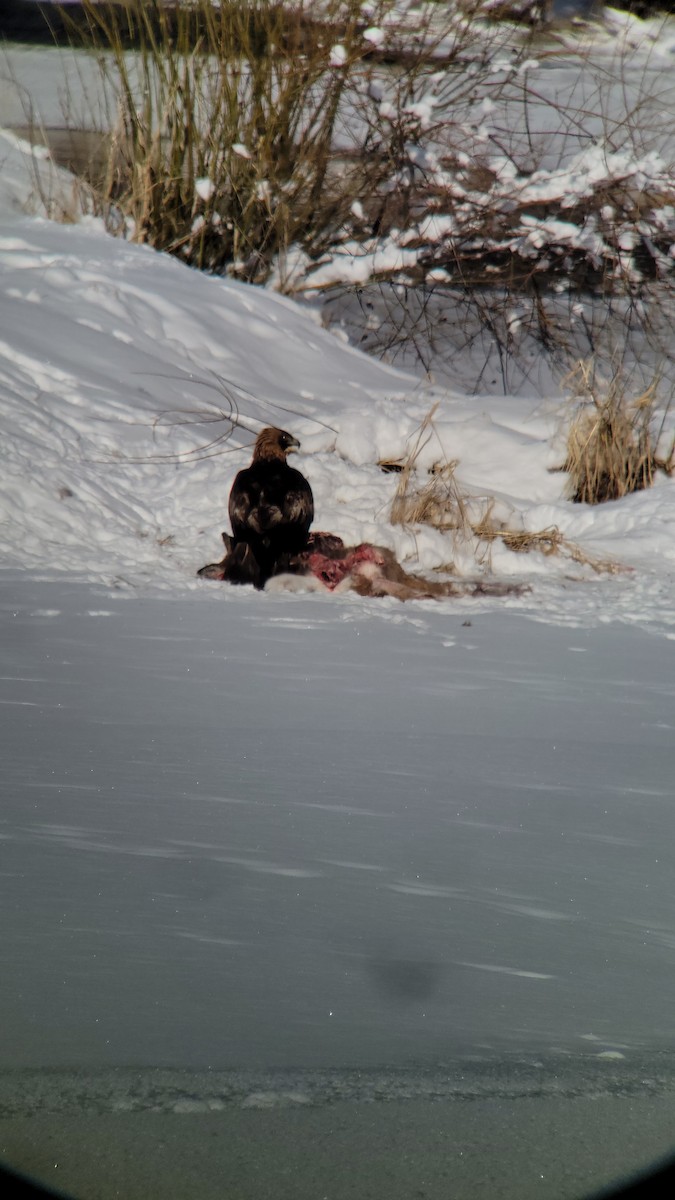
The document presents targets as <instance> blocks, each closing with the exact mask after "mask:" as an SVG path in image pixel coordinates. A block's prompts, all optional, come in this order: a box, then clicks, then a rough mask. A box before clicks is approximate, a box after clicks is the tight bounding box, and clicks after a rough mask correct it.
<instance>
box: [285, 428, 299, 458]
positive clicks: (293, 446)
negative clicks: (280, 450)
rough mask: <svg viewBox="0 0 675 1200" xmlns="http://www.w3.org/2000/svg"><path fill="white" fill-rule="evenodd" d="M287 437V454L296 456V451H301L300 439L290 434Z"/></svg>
mask: <svg viewBox="0 0 675 1200" xmlns="http://www.w3.org/2000/svg"><path fill="white" fill-rule="evenodd" d="M286 436H287V438H288V446H287V447H286V453H287V454H294V453H295V451H296V450H299V449H300V442H299V441H298V439H297V438H296V437H292V436H291V434H290V433H289V434H287V435H286Z"/></svg>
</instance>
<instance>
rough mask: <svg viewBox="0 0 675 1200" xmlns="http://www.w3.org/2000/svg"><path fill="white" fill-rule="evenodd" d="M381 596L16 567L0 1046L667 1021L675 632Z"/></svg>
mask: <svg viewBox="0 0 675 1200" xmlns="http://www.w3.org/2000/svg"><path fill="white" fill-rule="evenodd" d="M385 603H386V602H385ZM372 609H373V611H372V613H371V611H369V610H368V609H367V607H366V608H365V609H364V607H363V606H353V605H349V604H348V603H347V604H342V605H340V603H339V602H332V601H330V600H329V601H327V600H325V598H322V597H314V598H310V597H305V598H301V597H298V598H291V597H288V596H285V597H274V598H272V597H264V598H261V597H251V596H250V595H248V594H245V593H243V592H242V594H241V596H239V595H235V597H234V598H232V597H231V596H230V597H228V599H227V600H226V599H225V597H224V595H222V594H220V593H219V592H218V590H217V589H216V590H215V591H214V592H213V594H211V592H210V591H208V590H205V591H204V593H199V594H197V595H196V596H195V595H193V596H192V597H188V598H186V597H185V596H183V597H182V598H180V597H179V598H176V599H175V600H173V601H172V600H167V599H166V598H163V599H159V600H158V599H156V598H152V597H147V598H145V599H143V598H129V597H124V596H120V595H115V594H114V593H111V592H104V591H103V590H102V589H97V590H94V589H89V588H86V587H84V586H82V585H77V584H72V583H69V582H68V583H66V582H64V583H61V584H59V583H53V582H52V583H49V584H39V583H29V584H27V583H20V582H19V581H17V580H16V579H12V578H11V577H10V578H9V580H8V581H7V582H5V583H4V585H3V587H2V620H3V625H4V636H3V651H2V658H3V667H2V692H1V693H0V695H1V699H2V706H3V728H4V738H3V740H4V743H5V751H4V768H3V775H4V781H3V792H4V800H3V816H2V826H1V827H0V831H1V833H2V837H3V843H2V846H3V868H2V869H3V892H4V905H3V907H4V911H5V914H6V915H8V914H11V919H6V920H5V922H4V923H3V932H2V953H3V961H4V963H5V968H4V971H3V984H2V991H1V1000H0V1022H1V1024H2V1027H3V1030H4V1034H5V1040H4V1049H3V1063H4V1066H5V1067H74V1066H77V1067H85V1068H98V1067H106V1066H113V1065H119V1066H167V1067H184V1068H191V1069H199V1068H212V1069H216V1070H222V1069H228V1068H268V1067H275V1068H276V1067H293V1068H297V1067H310V1068H324V1067H367V1066H373V1067H375V1066H378V1067H379V1066H383V1065H387V1066H392V1067H403V1066H407V1065H410V1064H415V1065H423V1066H427V1065H428V1066H433V1065H435V1064H437V1063H439V1062H442V1061H445V1060H447V1059H448V1058H454V1057H456V1056H457V1055H465V1054H471V1053H474V1052H476V1051H481V1052H486V1051H488V1052H489V1053H493V1052H494V1053H499V1052H500V1051H501V1050H502V1049H506V1050H511V1051H512V1050H524V1051H530V1050H533V1049H536V1050H539V1051H541V1052H543V1053H546V1052H556V1053H558V1052H560V1051H567V1052H573V1053H575V1054H578V1053H581V1054H583V1055H584V1056H588V1055H591V1056H596V1055H598V1054H607V1055H618V1054H621V1055H623V1056H624V1057H627V1058H630V1057H631V1056H632V1055H635V1054H639V1053H642V1052H643V1051H652V1050H662V1049H670V1048H671V1047H672V1044H673V1022H672V995H673V989H674V987H675V916H674V911H675V910H674V906H673V899H674V895H673V887H674V885H673V880H675V863H674V861H673V860H674V858H675V849H674V845H675V843H674V839H673V831H674V825H675V819H674V800H673V782H672V781H673V761H674V754H675V752H674V749H673V743H674V739H673V728H674V725H675V684H674V683H673V665H672V662H673V653H674V650H673V643H672V641H670V640H668V639H666V638H663V637H661V636H659V635H655V634H648V633H645V632H642V631H638V630H633V629H630V628H628V627H625V626H619V625H612V626H608V627H600V628H595V629H592V630H589V629H581V628H578V629H574V628H561V627H554V626H550V625H543V624H539V623H537V622H535V621H532V620H528V619H526V618H524V617H522V616H516V615H514V614H513V613H504V614H498V613H490V614H485V613H480V612H475V613H474V614H472V615H471V616H470V617H468V616H467V612H466V607H464V608H462V610H461V611H458V612H457V613H456V614H455V613H448V611H447V609H446V610H445V611H443V612H441V611H434V609H433V607H432V606H431V605H428V606H426V607H424V606H420V605H418V606H416V607H413V608H407V609H405V610H404V609H403V607H401V609H400V622H399V623H397V624H395V623H393V622H392V621H391V620H388V621H382V620H381V619H379V618H378V615H377V611H376V605H373V606H372ZM469 621H470V623H469ZM646 980H648V981H649V982H648V986H646V985H645V981H646Z"/></svg>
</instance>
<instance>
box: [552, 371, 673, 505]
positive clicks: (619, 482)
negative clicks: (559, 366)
mask: <svg viewBox="0 0 675 1200" xmlns="http://www.w3.org/2000/svg"><path fill="white" fill-rule="evenodd" d="M568 380H569V382H570V383H571V385H572V387H573V389H574V393H575V395H576V398H577V400H578V401H579V406H578V409H577V412H576V414H575V416H574V418H573V420H572V422H571V424H570V427H569V432H568V435H567V457H566V460H565V463H564V466H563V470H564V471H567V473H568V475H569V487H568V492H569V496H570V499H571V500H574V501H575V502H576V503H578V504H604V503H606V502H607V501H608V500H620V499H621V498H622V497H623V496H627V495H629V494H630V493H631V492H637V491H641V490H642V489H643V488H647V487H651V485H652V483H653V482H654V476H655V475H656V473H657V471H659V470H661V471H665V472H666V473H667V474H668V475H670V474H672V472H673V469H674V468H675V438H674V439H673V441H672V443H671V446H670V449H669V451H668V453H667V454H666V455H665V456H659V453H658V448H659V442H660V440H661V437H662V434H663V429H664V422H665V419H666V416H667V412H668V408H669V405H666V406H665V408H664V405H663V403H662V401H661V400H660V397H659V380H658V378H655V379H654V380H653V381H652V383H651V384H650V385H649V387H647V388H646V389H645V390H644V391H642V392H641V394H640V395H638V396H631V395H630V394H629V392H628V390H627V382H626V379H625V376H624V375H623V373H622V372H621V371H616V372H615V374H614V375H613V377H612V378H611V379H610V381H609V383H608V384H607V385H605V386H603V385H602V383H601V382H600V381H599V380H598V379H597V378H596V374H595V369H594V366H593V363H592V362H582V363H579V364H578V365H577V367H576V368H575V370H574V371H573V372H572V374H571V376H569V377H568Z"/></svg>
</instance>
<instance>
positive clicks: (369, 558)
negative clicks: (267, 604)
mask: <svg viewBox="0 0 675 1200" xmlns="http://www.w3.org/2000/svg"><path fill="white" fill-rule="evenodd" d="M222 538H223V542H224V545H225V549H226V553H225V557H224V558H223V559H222V560H221V561H220V562H219V563H209V565H208V566H206V567H202V569H201V571H199V572H198V574H199V575H201V576H202V577H204V578H207V579H221V580H224V581H226V582H227V581H234V582H240V581H241V577H240V575H239V570H240V563H239V556H240V555H241V552H242V551H241V547H240V545H238V544H237V543H236V541H235V540H234V539H233V538H231V537H230V536H229V534H227V533H223V534H222ZM289 576H291V577H295V578H297V577H298V576H300V577H305V578H311V579H313V580H316V581H317V582H318V585H319V586H320V588H321V589H322V590H326V591H328V592H345V591H353V592H357V593H358V595H360V596H394V597H395V598H396V599H397V600H442V599H444V598H447V597H450V596H514V595H515V596H518V595H521V594H522V593H523V592H524V591H526V590H527V589H526V588H524V587H523V586H522V585H521V584H512V583H499V582H493V581H490V580H462V581H459V580H453V581H450V580H436V579H425V578H424V577H423V576H421V575H412V574H410V572H408V571H406V570H404V568H403V567H402V566H401V564H400V563H399V562H398V560H397V559H396V556H395V555H394V554H393V552H392V551H391V550H388V549H387V547H386V546H375V545H373V544H372V543H371V542H362V543H361V544H360V545H358V546H345V544H344V542H343V541H342V539H341V538H339V537H337V536H336V535H335V534H332V533H310V534H309V537H308V538H307V546H306V548H305V549H304V550H303V551H301V552H300V553H299V554H295V555H292V556H290V557H289V559H288V562H287V566H286V571H285V572H284V573H283V574H279V575H278V576H277V577H276V579H274V580H273V581H271V582H270V585H269V586H273V587H274V588H275V590H276V589H278V590H282V589H283V588H284V586H285V581H286V580H288V577H289Z"/></svg>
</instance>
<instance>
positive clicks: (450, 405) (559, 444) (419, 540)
mask: <svg viewBox="0 0 675 1200" xmlns="http://www.w3.org/2000/svg"><path fill="white" fill-rule="evenodd" d="M9 145H10V149H9V152H8V154H7V168H8V169H7V170H6V171H4V172H3V176H2V185H1V186H2V190H3V197H4V201H3V207H4V216H3V217H2V221H1V222H0V265H1V270H2V298H1V300H0V304H1V306H2V307H1V310H0V311H1V313H2V320H1V323H0V328H1V329H2V339H1V340H2V351H3V358H2V368H1V376H0V378H1V382H2V391H1V393H0V405H1V411H2V419H3V427H4V429H5V437H4V440H3V446H2V457H3V473H2V482H1V483H0V489H1V492H0V494H1V496H2V506H3V511H4V514H5V517H6V520H5V521H4V522H3V526H2V530H1V531H0V547H1V548H2V554H3V557H4V560H5V562H6V563H7V564H8V565H10V566H12V567H20V568H21V569H22V570H24V571H28V572H30V574H31V575H32V576H35V575H37V574H39V575H40V576H41V577H42V578H54V577H57V576H58V575H59V574H60V573H62V572H71V573H73V574H74V575H76V576H77V578H79V579H81V580H86V581H88V582H91V583H97V584H99V583H105V584H108V585H111V584H115V583H117V582H119V581H120V580H123V581H124V584H125V586H127V587H129V588H131V589H134V590H138V589H140V590H142V589H143V588H144V587H148V586H152V588H153V589H154V590H155V591H157V590H158V589H161V590H164V591H166V592H171V593H174V592H176V591H177V590H187V591H191V590H192V591H197V590H199V591H201V590H203V588H204V587H205V584H204V583H203V582H202V581H197V580H196V578H195V573H196V570H197V569H198V567H200V566H202V565H203V564H204V563H205V562H208V561H210V560H213V559H216V558H218V557H219V535H220V529H221V528H223V527H224V526H225V524H226V517H225V514H226V509H227V496H228V492H229V487H230V484H231V481H232V479H233V477H234V474H235V473H236V471H237V470H238V469H239V468H240V467H241V466H242V465H244V463H246V462H247V461H248V458H249V456H250V445H251V441H252V437H253V435H254V433H255V431H256V430H257V429H259V428H260V427H261V425H262V424H265V423H270V422H272V423H280V424H282V425H286V426H288V427H290V428H291V429H292V430H293V432H294V433H296V434H297V435H298V436H299V437H300V440H301V442H302V452H301V455H300V458H299V459H298V463H299V465H300V467H301V469H302V470H304V471H305V472H306V474H307V477H308V478H309V480H310V482H311V484H312V487H313V490H314V493H315V499H316V525H317V527H318V528H322V529H327V530H331V531H332V532H334V533H337V534H339V535H340V536H341V537H343V538H345V540H346V541H348V542H351V543H354V542H359V541H363V540H370V541H375V542H378V543H380V544H383V545H386V546H388V547H390V548H391V549H393V550H394V551H395V552H396V554H397V555H398V556H399V558H400V559H402V560H404V561H405V562H406V565H408V567H409V568H411V569H415V570H421V571H430V570H433V569H434V568H436V567H438V566H441V565H443V564H447V563H448V562H451V561H454V562H455V564H456V567H457V569H458V570H459V572H460V573H461V574H464V575H475V574H476V573H477V572H479V571H480V570H481V569H482V568H481V566H480V563H478V564H477V562H476V560H475V557H474V552H475V550H476V547H475V546H474V545H473V543H469V544H463V543H462V541H461V539H458V538H457V537H454V536H453V535H452V534H443V533H440V532H439V531H438V530H435V529H432V528H428V527H426V528H425V527H417V528H407V527H401V526H392V525H391V524H390V522H389V520H388V513H389V509H390V507H391V502H392V499H393V495H394V490H395V487H396V482H397V477H396V476H392V475H387V474H383V473H382V471H381V470H380V469H379V467H378V465H377V464H378V462H379V461H381V460H383V461H396V460H397V459H401V458H405V456H406V454H407V453H409V452H410V451H411V450H412V449H413V448H414V447H415V444H416V439H417V437H418V432H419V429H420V427H421V425H422V423H423V422H424V420H425V417H426V416H427V415H428V413H429V412H430V410H431V409H432V407H433V406H434V405H437V406H438V407H437V409H436V413H435V416H434V419H433V425H432V427H431V430H430V435H429V437H428V439H426V440H425V439H422V441H423V444H422V445H421V447H419V454H418V457H417V470H418V473H419V478H420V481H421V483H422V484H423V483H424V480H425V478H426V472H427V471H428V470H429V469H430V468H431V467H433V466H434V464H437V463H443V462H450V461H456V462H457V468H456V473H457V479H458V480H459V482H460V483H461V485H462V487H464V488H465V489H466V490H467V492H468V493H469V494H470V495H473V496H475V497H476V503H477V504H479V505H481V504H482V505H483V507H484V508H485V506H486V505H488V504H489V503H490V501H491V500H493V499H494V500H498V501H499V503H500V505H501V507H502V512H506V513H507V514H508V516H507V517H506V518H505V524H506V525H507V527H508V528H510V529H512V530H521V529H525V530H530V531H536V530H538V529H545V528H549V527H551V526H555V527H557V528H558V529H560V530H561V531H562V532H563V533H564V534H565V536H566V537H567V538H568V539H570V541H572V542H575V543H577V544H578V545H579V546H580V547H581V548H582V549H583V551H584V552H585V553H587V554H588V555H589V556H590V557H591V558H593V559H598V560H606V559H611V560H612V561H613V562H614V563H616V564H617V565H619V566H621V567H623V568H627V569H630V570H629V571H627V572H625V573H623V574H617V575H615V576H607V577H605V578H601V577H599V576H596V574H595V573H594V572H593V570H592V569H591V568H583V567H579V568H578V569H576V571H575V574H576V575H577V579H576V582H575V584H574V588H573V592H574V600H573V601H572V600H571V597H570V581H569V579H568V578H567V576H568V574H569V562H568V561H567V560H566V559H564V558H561V557H551V556H544V555H542V554H540V553H537V552H534V553H531V554H528V555H523V554H514V553H513V552H511V551H508V550H506V549H505V548H504V547H503V546H501V545H500V544H499V543H495V544H493V546H492V548H491V552H490V560H491V565H492V570H493V572H494V574H495V575H497V576H502V577H507V578H512V579H517V580H521V581H524V582H529V583H531V584H532V586H533V590H532V592H531V594H530V595H529V597H528V598H527V599H521V600H518V601H515V600H512V601H506V602H504V601H502V602H501V603H507V604H514V605H517V606H518V607H519V609H521V610H523V609H525V610H527V611H532V612H533V613H536V615H537V617H538V618H539V619H545V620H553V621H559V620H569V619H570V617H571V609H573V610H574V619H575V620H578V619H579V618H580V617H581V619H583V620H590V621H597V620H598V619H600V617H602V619H603V620H606V619H621V620H627V619H628V620H631V621H633V622H638V623H641V624H649V625H652V624H655V625H656V626H659V627H668V628H670V626H671V625H672V623H673V620H674V614H673V611H672V605H671V601H670V591H671V581H672V571H673V564H674V563H675V539H674V538H673V531H674V528H675V488H674V487H673V484H672V482H671V481H670V480H667V479H666V478H665V477H664V478H662V479H658V480H657V484H656V486H655V487H654V488H653V489H651V490H650V491H647V492H643V493H640V494H636V495H634V496H632V497H629V498H627V499H625V500H622V501H619V502H615V503H610V504H606V505H603V506H599V507H597V508H594V509H591V508H589V507H588V506H584V505H574V504H572V503H571V502H570V501H569V500H567V499H566V498H565V488H566V477H565V475H564V473H562V472H560V471H556V470H555V468H556V467H560V466H561V464H562V461H563V458H564V437H563V435H564V421H565V417H564V414H565V411H566V407H565V402H564V401H563V399H562V397H561V396H560V394H550V395H548V396H542V397H540V398H538V399H537V400H536V401H533V400H532V398H529V397H526V396H520V397H519V396H514V395H511V396H503V397H499V398H488V397H483V398H481V397H467V396H463V395H461V394H460V393H458V392H452V391H450V390H447V389H442V388H439V387H433V386H430V385H428V384H425V383H424V382H422V381H420V380H419V379H415V378H414V377H412V376H411V375H408V374H405V373H403V372H400V371H396V370H394V369H392V368H391V367H388V366H386V365H384V364H382V363H380V362H377V361H375V360H374V359H370V358H366V357H365V355H362V354H361V353H360V352H359V351H358V350H355V349H353V348H352V347H350V346H348V345H346V344H345V343H344V341H342V340H341V339H338V338H336V337H334V336H333V335H332V334H331V333H329V332H327V331H326V330H324V329H323V328H321V325H320V323H319V321H318V317H317V313H316V311H315V310H313V309H308V308H307V307H302V306H299V305H298V304H295V303H293V302H292V301H290V300H288V299H285V298H283V297H280V296H277V295H274V294H271V293H270V292H266V291H262V290H260V289H255V288H250V287H247V286H246V285H243V284H239V283H235V282H232V281H229V280H224V279H216V278H210V277H206V276H203V275H200V274H198V273H196V272H194V271H191V270H189V269H188V268H187V267H184V266H182V265H181V264H180V263H179V262H177V261H176V260H175V259H169V258H166V257H163V256H161V255H159V254H157V253H155V252H154V251H152V250H150V249H148V248H145V247H140V246H134V245H132V244H129V243H125V242H122V241H119V240H115V239H112V238H109V237H106V236H105V235H104V234H103V232H102V231H101V229H100V227H99V225H98V223H97V222H96V221H93V220H91V219H89V220H85V221H83V222H80V223H79V224H76V225H61V224H57V223H53V222H49V221H47V220H45V219H43V218H42V219H41V218H40V217H28V216H25V215H22V214H20V213H19V212H18V211H17V206H18V197H19V195H20V182H21V171H22V170H23V171H24V172H25V174H24V185H25V190H26V193H28V192H30V191H32V190H33V185H32V177H33V173H34V170H35V168H36V166H37V167H38V168H42V167H44V165H45V164H44V163H43V160H42V159H39V160H38V161H37V163H36V162H35V161H33V160H32V159H31V158H30V156H28V155H27V154H26V151H25V149H21V148H20V147H18V146H16V144H12V143H9ZM535 228H536V225H533V229H535ZM351 261H352V262H353V264H354V271H355V273H356V272H357V271H358V266H359V261H360V260H359V259H356V258H355V259H352V260H351ZM233 421H234V422H235V424H234V427H233V425H232V422H233ZM38 463H39V470H37V469H36V465H37V464H38ZM544 580H545V581H546V583H547V587H546V589H545V590H543V591H542V589H541V588H540V584H541V582H542V581H544ZM259 602H260V601H259V600H255V603H259ZM332 603H335V602H334V601H333V602H332ZM344 603H346V604H347V605H353V604H358V603H362V602H359V601H355V600H354V599H353V598H348V599H347V600H346V601H344ZM382 613H383V615H385V614H386V615H387V616H389V615H390V614H391V609H390V607H389V606H388V605H384V606H382Z"/></svg>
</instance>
